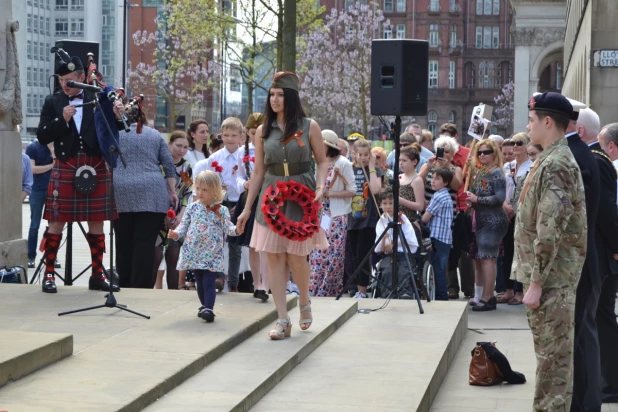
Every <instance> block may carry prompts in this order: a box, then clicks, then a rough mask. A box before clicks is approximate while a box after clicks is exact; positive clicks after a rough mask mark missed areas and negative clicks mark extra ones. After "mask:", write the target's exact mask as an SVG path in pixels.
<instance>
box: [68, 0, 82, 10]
mask: <svg viewBox="0 0 618 412" xmlns="http://www.w3.org/2000/svg"><path fill="white" fill-rule="evenodd" d="M71 10H84V0H71Z"/></svg>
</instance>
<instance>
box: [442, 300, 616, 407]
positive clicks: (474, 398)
mask: <svg viewBox="0 0 618 412" xmlns="http://www.w3.org/2000/svg"><path fill="white" fill-rule="evenodd" d="M468 328H469V330H468V332H467V333H466V336H465V339H464V341H463V343H462V345H461V347H460V348H459V350H458V351H457V354H456V356H455V359H454V361H453V365H452V367H451V369H450V370H449V372H448V375H447V376H446V379H445V380H444V383H443V384H442V387H441V389H440V392H439V393H438V396H437V398H436V399H435V401H434V403H433V405H432V407H431V412H453V411H457V412H477V411H500V412H522V411H530V410H532V400H533V398H534V382H535V376H534V375H535V369H536V358H535V355H534V345H533V342H532V333H531V332H530V328H529V327H528V322H527V321H526V312H525V309H524V307H523V305H520V306H508V305H499V306H498V309H497V310H496V311H492V312H473V311H470V312H469V316H468ZM487 341H497V342H496V346H497V347H498V349H500V351H501V352H502V353H504V355H505V356H506V357H507V358H508V360H509V362H510V364H511V368H512V369H513V370H516V371H518V372H521V373H523V374H524V375H526V380H527V382H526V383H525V384H522V385H509V384H506V383H503V384H501V385H497V386H489V387H479V386H470V385H469V384H468V371H469V367H470V358H471V355H470V352H471V350H472V349H473V348H474V347H475V346H476V342H487ZM602 412H618V404H605V405H603V409H602Z"/></svg>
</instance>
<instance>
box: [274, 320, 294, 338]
mask: <svg viewBox="0 0 618 412" xmlns="http://www.w3.org/2000/svg"><path fill="white" fill-rule="evenodd" d="M291 335H292V322H290V318H289V317H287V318H285V319H277V321H276V322H275V329H273V330H271V331H270V332H269V333H268V336H270V339H271V340H282V339H284V338H289V337H290V336H291Z"/></svg>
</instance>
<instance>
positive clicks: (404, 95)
mask: <svg viewBox="0 0 618 412" xmlns="http://www.w3.org/2000/svg"><path fill="white" fill-rule="evenodd" d="M428 84H429V43H428V42H427V41H426V40H373V41H372V42H371V114H372V115H376V116H380V115H384V116H425V115H426V114H427V95H428V91H427V88H428Z"/></svg>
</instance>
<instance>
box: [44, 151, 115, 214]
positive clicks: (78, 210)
mask: <svg viewBox="0 0 618 412" xmlns="http://www.w3.org/2000/svg"><path fill="white" fill-rule="evenodd" d="M84 165H89V166H91V167H93V168H94V169H95V171H96V173H97V175H96V178H97V187H96V189H95V190H94V192H92V193H90V194H87V195H84V194H82V193H79V192H77V191H76V190H75V187H74V185H73V181H74V179H75V172H76V171H77V169H79V168H80V167H81V166H84ZM71 166H73V167H71ZM110 184H111V176H110V173H109V171H108V170H107V164H106V163H105V159H104V158H103V156H88V155H86V154H84V153H80V154H78V155H77V156H75V157H70V158H69V159H68V160H67V161H66V162H65V161H62V160H59V159H56V160H55V162H54V167H53V168H52V171H51V177H50V179H49V186H47V199H46V201H45V214H44V215H43V219H45V220H48V221H51V222H101V221H104V220H110V219H111V218H112V217H113V218H114V219H117V218H118V214H117V213H116V204H115V202H114V201H113V199H112V198H111V196H110ZM54 194H55V196H54Z"/></svg>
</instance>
